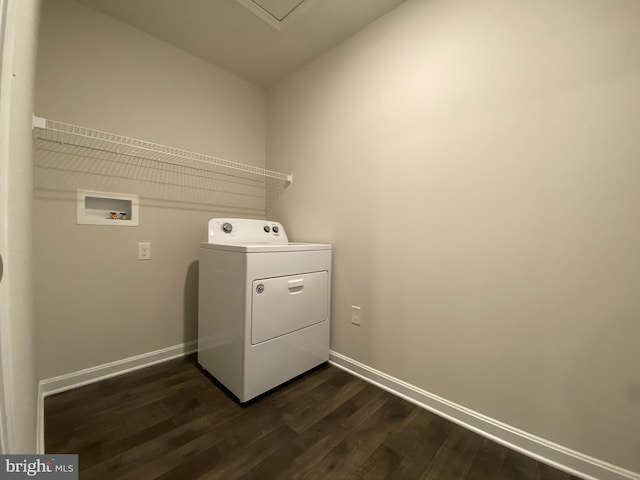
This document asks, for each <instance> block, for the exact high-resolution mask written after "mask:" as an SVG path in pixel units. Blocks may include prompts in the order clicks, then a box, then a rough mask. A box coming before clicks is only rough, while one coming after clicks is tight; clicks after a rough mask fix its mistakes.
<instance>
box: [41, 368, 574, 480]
mask: <svg viewBox="0 0 640 480" xmlns="http://www.w3.org/2000/svg"><path fill="white" fill-rule="evenodd" d="M45 437H46V451H47V453H78V454H79V461H80V479H82V480H84V479H87V480H88V479H109V480H115V479H131V480H145V479H176V480H178V479H179V480H189V479H202V480H204V479H207V480H208V479H224V480H233V479H242V480H257V479H259V480H262V479H269V480H270V479H277V478H281V479H305V480H310V479H323V480H324V479H367V480H375V479H398V480H399V479H426V480H436V479H438V480H453V479H466V480H472V479H473V480H480V479H496V480H516V479H531V480H556V479H558V480H560V479H564V480H570V479H574V480H575V479H576V477H572V476H570V475H568V474H566V473H563V472H560V471H558V470H555V469H553V468H551V467H548V466H546V465H544V464H541V463H538V462H536V461H535V460H532V459H530V458H528V457H525V456H524V455H521V454H519V453H516V452H515V451H512V450H508V449H507V448H505V447H502V446H500V445H498V444H496V443H494V442H492V441H489V440H487V439H485V438H483V437H481V436H479V435H477V434H475V433H472V432H470V431H468V430H465V429H463V428H461V427H459V426H457V425H455V424H453V423H451V422H449V421H447V420H444V419H443V418H440V417H438V416H436V415H434V414H432V413H430V412H428V411H426V410H423V409H422V408H420V407H416V406H415V405H413V404H411V403H409V402H406V401H404V400H402V399H400V398H397V397H395V396H394V395H391V394H389V393H387V392H385V391H383V390H381V389H379V388H377V387H374V386H373V385H370V384H368V383H366V382H364V381H362V380H360V379H359V378H356V377H354V376H352V375H349V374H348V373H346V372H343V371H342V370H340V369H338V368H336V367H333V366H329V365H324V366H321V367H319V368H318V369H316V370H314V371H312V372H311V373H309V374H307V375H305V376H303V377H301V378H299V379H297V380H296V381H293V382H290V383H289V384H287V385H285V386H284V387H281V388H279V389H277V390H275V391H273V392H271V393H270V394H268V395H266V396H263V397H262V398H259V399H258V400H256V401H253V402H251V403H249V404H248V405H246V406H239V405H238V404H237V403H236V402H235V401H233V400H232V399H231V398H230V397H229V396H228V395H227V394H226V393H225V392H224V391H223V390H222V389H221V388H220V387H219V386H218V385H216V384H215V383H214V382H213V381H212V379H211V378H210V377H208V376H207V375H205V374H204V373H203V372H202V371H201V370H200V369H199V368H198V367H197V365H196V363H195V359H194V358H193V357H188V358H183V359H180V360H175V361H171V362H167V363H163V364H160V365H156V366H153V367H149V368H146V369H144V370H138V371H135V372H132V373H129V374H126V375H122V376H119V377H115V378H111V379H108V380H104V381H102V382H99V383H95V384H92V385H88V386H85V387H81V388H78V389H76V390H72V391H69V392H64V393H60V394H57V395H53V396H50V397H48V398H47V399H46V401H45Z"/></svg>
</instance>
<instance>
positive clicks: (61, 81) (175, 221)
mask: <svg viewBox="0 0 640 480" xmlns="http://www.w3.org/2000/svg"><path fill="white" fill-rule="evenodd" d="M38 47H39V52H38V75H37V84H36V108H35V112H36V114H37V115H39V116H43V117H46V118H50V119H54V120H60V121H63V122H67V123H72V124H77V125H82V126H86V127H91V128H94V129H98V130H105V131H109V132H113V133H118V134H122V135H125V136H129V137H134V138H140V139H144V140H148V141H152V142H156V143H160V144H165V145H170V146H173V147H177V148H182V149H186V150H190V151H195V152H200V153H205V154H209V155H216V156H219V157H222V158H226V159H229V160H235V161H239V162H244V163H249V164H253V165H257V166H262V167H264V162H265V118H266V95H265V92H264V91H263V90H262V89H260V88H258V87H256V86H254V85H252V84H250V83H248V82H246V81H244V80H241V79H239V78H237V77H235V76H233V75H231V74H229V73H227V72H225V71H223V70H221V69H219V68H217V67H215V66H212V65H210V64H207V63H205V62H203V61H201V60H199V59H197V58H195V57H193V56H191V55H188V54H186V53H184V52H183V51H181V50H179V49H177V48H175V47H173V46H170V45H168V44H166V43H164V42H161V41H159V40H157V39H155V38H153V37H150V36H149V35H146V34H144V33H142V32H141V31H139V30H136V29H134V28H131V27H129V26H127V25H125V24H123V23H121V22H118V21H115V20H113V19H111V18H110V17H107V16H105V15H103V14H101V13H98V12H97V11H95V10H93V9H90V8H88V7H85V6H82V5H79V4H76V3H74V2H70V1H67V0H45V1H44V2H43V11H42V21H41V25H40V41H39V45H38ZM61 152H62V153H61ZM69 152H70V153H71V154H69ZM96 156H97V157H98V158H99V159H102V160H96ZM132 164H134V165H138V166H131V165H132ZM140 165H141V162H140V161H139V160H138V159H135V158H133V159H131V158H120V157H119V158H115V159H114V158H113V157H112V156H106V157H105V156H104V155H102V154H101V153H100V152H97V153H96V152H95V151H93V152H92V151H89V150H87V151H85V150H82V149H80V150H78V149H73V148H70V147H69V148H68V149H67V147H64V146H62V147H61V146H59V145H56V144H55V142H54V143H53V144H47V143H44V144H41V143H38V149H37V151H36V168H35V229H34V238H35V274H36V285H35V293H36V318H37V329H38V344H37V345H38V354H39V362H38V373H39V375H40V378H50V377H53V376H57V375H61V374H65V373H70V372H75V371H78V370H81V369H84V368H88V367H93V366H96V365H101V364H105V363H108V362H111V361H115V360H120V359H124V358H127V357H130V356H134V355H138V354H142V353H147V352H151V351H154V350H158V349H161V348H165V347H170V346H174V345H177V344H181V343H183V342H188V341H191V340H195V339H196V335H197V332H196V330H197V278H198V270H197V258H198V248H199V242H201V241H206V224H207V220H208V219H209V218H211V217H214V216H220V215H227V216H244V217H256V218H261V217H263V216H264V208H265V202H264V184H262V183H258V184H257V185H256V184H254V183H252V181H251V180H247V179H244V178H237V177H235V176H234V177H222V176H220V175H211V176H206V175H205V174H202V173H201V172H197V171H194V170H190V169H184V168H178V169H175V168H173V167H170V166H167V165H162V164H157V165H156V164H150V163H145V164H144V166H140ZM78 188H82V189H92V190H99V191H107V192H116V193H132V194H137V195H139V196H140V226H139V227H128V228H123V227H111V226H106V227H105V226H90V225H76V190H77V189H78ZM138 242H151V252H152V259H151V260H150V261H143V262H140V261H137V244H138Z"/></svg>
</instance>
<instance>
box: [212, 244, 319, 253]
mask: <svg viewBox="0 0 640 480" xmlns="http://www.w3.org/2000/svg"><path fill="white" fill-rule="evenodd" d="M200 246H201V247H202V248H210V249H212V250H225V251H228V252H240V253H270V252H304V251H309V250H331V244H329V243H259V242H255V243H244V244H242V243H236V244H223V243H206V242H202V243H201V244H200Z"/></svg>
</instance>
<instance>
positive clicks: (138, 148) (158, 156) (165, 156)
mask: <svg viewBox="0 0 640 480" xmlns="http://www.w3.org/2000/svg"><path fill="white" fill-rule="evenodd" d="M32 129H33V130H34V132H35V135H36V136H37V138H40V139H42V140H48V141H55V142H59V143H64V144H69V145H76V146H80V147H87V148H92V147H93V148H96V149H100V150H108V151H111V152H113V153H119V154H124V155H130V156H134V157H140V158H144V159H147V160H155V161H159V162H164V163H174V164H176V165H181V166H187V167H191V168H202V169H204V170H208V169H210V168H211V167H222V168H228V169H232V170H238V171H241V172H245V173H249V174H253V175H257V176H260V177H266V178H272V179H276V180H280V181H284V182H287V183H292V182H293V175H291V174H286V173H279V172H274V171H272V170H266V169H264V168H260V167H255V166H253V165H247V164H244V163H239V162H233V161H231V160H225V159H223V158H218V157H213V156H210V155H204V154H202V153H196V152H190V151H188V150H180V149H178V148H174V147H169V146H166V145H161V144H158V143H152V142H147V141H145V140H138V139H135V138H129V137H124V136H122V135H117V134H114V133H108V132H102V131H100V130H94V129H91V128H86V127H80V126H77V125H71V124H68V123H63V122H58V121H55V120H48V119H46V118H43V117H38V116H36V115H35V114H34V115H33V123H32Z"/></svg>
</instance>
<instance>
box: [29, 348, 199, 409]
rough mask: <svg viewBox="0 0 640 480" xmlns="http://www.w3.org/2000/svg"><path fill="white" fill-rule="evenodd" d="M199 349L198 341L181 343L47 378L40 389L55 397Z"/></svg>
mask: <svg viewBox="0 0 640 480" xmlns="http://www.w3.org/2000/svg"><path fill="white" fill-rule="evenodd" d="M197 349H198V341H197V340H192V341H190V342H186V343H181V344H179V345H174V346H172V347H167V348H162V349H160V350H155V351H153V352H148V353H143V354H141V355H135V356H133V357H129V358H124V359H122V360H116V361H115V362H109V363H105V364H103V365H97V366H95V367H91V368H85V369H84V370H79V371H77V372H71V373H67V374H65V375H59V376H57V377H53V378H47V379H45V380H41V381H40V388H41V392H42V396H43V397H47V396H49V395H53V394H55V393H60V392H64V391H67V390H72V389H74V388H78V387H82V386H83V385H88V384H90V383H95V382H99V381H100V380H106V379H107V378H111V377H115V376H118V375H122V374H124V373H129V372H133V371H134V370H139V369H141V368H145V367H150V366H151V365H155V364H156V363H162V362H166V361H168V360H173V359H174V358H179V357H183V356H185V355H188V354H190V353H193V352H195V351H196V350H197Z"/></svg>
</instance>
